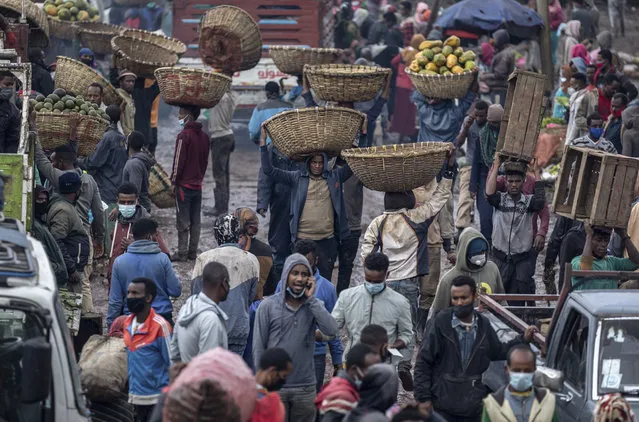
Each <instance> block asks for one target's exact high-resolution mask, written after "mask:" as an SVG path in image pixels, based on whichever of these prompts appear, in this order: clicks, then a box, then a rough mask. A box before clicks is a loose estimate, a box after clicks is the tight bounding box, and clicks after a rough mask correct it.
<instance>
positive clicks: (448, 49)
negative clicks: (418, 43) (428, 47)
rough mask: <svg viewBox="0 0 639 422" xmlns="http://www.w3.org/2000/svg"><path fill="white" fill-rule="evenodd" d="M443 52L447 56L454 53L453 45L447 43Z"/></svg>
mask: <svg viewBox="0 0 639 422" xmlns="http://www.w3.org/2000/svg"><path fill="white" fill-rule="evenodd" d="M442 54H443V55H444V56H446V57H448V56H450V55H451V54H453V47H451V46H450V45H445V46H444V48H442Z"/></svg>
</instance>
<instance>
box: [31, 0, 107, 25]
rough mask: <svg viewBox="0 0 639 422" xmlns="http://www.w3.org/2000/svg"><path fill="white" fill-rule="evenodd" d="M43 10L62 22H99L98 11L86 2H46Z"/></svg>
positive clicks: (60, 0)
mask: <svg viewBox="0 0 639 422" xmlns="http://www.w3.org/2000/svg"><path fill="white" fill-rule="evenodd" d="M42 9H43V10H44V11H45V13H46V14H47V15H49V16H51V17H52V18H54V19H59V20H62V21H70V22H76V21H98V20H99V19H100V16H99V12H98V9H96V8H95V7H93V6H89V4H88V3H87V2H86V1H85V0H66V1H65V0H46V1H45V2H44V5H43V6H42Z"/></svg>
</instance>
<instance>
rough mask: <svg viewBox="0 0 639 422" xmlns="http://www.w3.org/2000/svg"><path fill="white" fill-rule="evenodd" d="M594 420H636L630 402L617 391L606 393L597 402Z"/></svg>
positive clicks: (611, 421)
mask: <svg viewBox="0 0 639 422" xmlns="http://www.w3.org/2000/svg"><path fill="white" fill-rule="evenodd" d="M595 422H636V419H635V413H634V412H633V411H632V408H631V407H630V404H629V403H628V402H627V401H626V399H624V397H623V396H622V395H621V394H619V393H614V394H606V395H605V396H603V397H602V398H600V399H599V402H597V407H596V408H595Z"/></svg>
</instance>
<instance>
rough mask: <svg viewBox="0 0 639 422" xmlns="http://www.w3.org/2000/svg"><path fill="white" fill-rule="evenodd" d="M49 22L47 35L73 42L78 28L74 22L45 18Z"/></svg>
mask: <svg viewBox="0 0 639 422" xmlns="http://www.w3.org/2000/svg"><path fill="white" fill-rule="evenodd" d="M47 19H48V20H49V34H50V35H51V36H53V37H56V38H60V39H61V40H74V39H75V37H76V34H77V33H78V27H77V26H76V25H75V22H71V21H63V20H60V19H56V18H53V17H51V16H47Z"/></svg>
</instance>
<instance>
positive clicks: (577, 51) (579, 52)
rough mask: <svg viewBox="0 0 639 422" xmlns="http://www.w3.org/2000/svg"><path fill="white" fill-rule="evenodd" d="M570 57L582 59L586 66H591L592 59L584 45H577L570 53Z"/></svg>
mask: <svg viewBox="0 0 639 422" xmlns="http://www.w3.org/2000/svg"><path fill="white" fill-rule="evenodd" d="M570 56H571V57H572V58H573V59H574V58H576V57H579V58H582V59H583V61H584V65H585V66H587V65H589V64H590V57H589V56H588V49H587V48H586V46H585V45H583V44H577V45H575V46H574V47H573V48H572V50H571V51H570Z"/></svg>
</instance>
